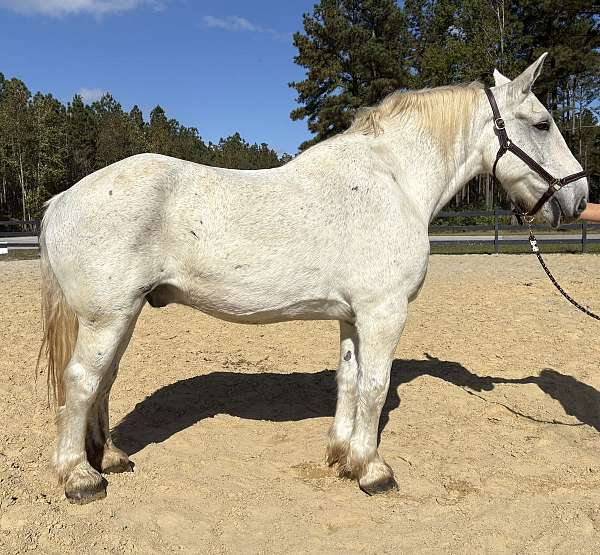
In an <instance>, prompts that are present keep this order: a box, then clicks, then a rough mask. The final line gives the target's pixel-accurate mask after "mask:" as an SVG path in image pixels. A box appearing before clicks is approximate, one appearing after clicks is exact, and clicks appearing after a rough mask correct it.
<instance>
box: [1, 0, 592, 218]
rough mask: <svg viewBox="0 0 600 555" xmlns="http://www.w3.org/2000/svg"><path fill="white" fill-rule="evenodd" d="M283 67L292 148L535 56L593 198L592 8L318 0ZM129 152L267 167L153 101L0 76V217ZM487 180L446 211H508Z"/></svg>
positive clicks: (570, 0)
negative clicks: (301, 72) (302, 137)
mask: <svg viewBox="0 0 600 555" xmlns="http://www.w3.org/2000/svg"><path fill="white" fill-rule="evenodd" d="M293 44H294V46H295V47H296V49H297V51H298V52H297V55H296V56H295V58H294V62H295V63H296V64H298V65H299V66H301V67H303V68H304V69H305V70H306V73H305V79H303V80H301V81H297V82H293V83H290V86H291V87H293V88H294V89H295V90H296V92H297V102H298V107H297V108H296V109H295V110H293V111H292V112H291V114H290V116H291V118H292V119H293V120H300V119H305V120H306V121H307V124H308V129H309V130H310V131H311V133H312V134H313V138H312V139H310V140H309V141H306V142H305V143H303V144H302V145H300V150H303V149H305V148H307V147H309V146H311V145H312V144H315V143H317V142H319V141H321V140H324V139H327V138H328V137H331V136H333V135H335V134H336V133H340V132H342V131H344V130H345V129H347V128H348V126H349V125H350V123H351V121H352V119H353V117H354V114H355V113H356V111H357V110H358V109H359V108H361V107H363V106H369V105H373V104H375V103H377V102H379V101H380V100H381V99H382V98H384V97H385V96H386V95H387V94H389V93H391V92H393V91H395V90H398V89H400V90H402V89H414V88H423V87H435V86H439V85H445V84H452V83H459V82H469V81H473V80H479V81H482V82H484V83H486V84H490V85H491V84H493V83H492V82H491V75H492V71H493V69H494V67H497V68H498V69H499V70H500V71H501V72H503V73H504V74H505V75H507V76H509V77H514V76H516V75H517V74H518V73H520V72H521V71H522V70H523V69H525V68H526V67H527V65H528V64H530V63H531V62H532V61H533V60H534V59H536V58H537V57H538V56H539V55H540V54H541V53H542V52H544V51H546V50H547V51H548V52H549V57H548V59H547V61H546V64H545V66H544V71H543V73H542V75H541V77H540V78H539V79H538V81H537V82H536V90H535V92H536V93H537V95H538V98H540V100H542V102H544V103H545V104H546V106H547V108H548V109H549V111H550V112H551V113H552V115H553V117H554V119H555V121H556V122H557V124H558V125H559V127H560V129H561V131H562V133H563V135H564V137H565V139H566V141H567V144H568V145H569V147H570V148H571V150H572V152H573V153H574V154H575V156H576V157H577V158H578V159H579V161H580V162H581V164H582V166H583V167H584V169H585V170H586V171H587V172H588V175H589V182H590V190H591V198H592V200H598V199H599V197H600V126H599V121H598V116H599V114H600V101H599V100H598V93H599V92H600V8H599V7H598V4H597V2H595V1H594V0H519V1H518V2H517V1H511V0H405V1H404V2H403V4H402V5H400V3H399V2H397V1H396V0H320V1H319V2H317V3H316V4H315V6H314V8H313V10H312V12H311V13H306V14H304V18H303V31H302V32H297V33H295V34H294V38H293ZM140 152H156V153H160V154H167V155H170V156H175V157H178V158H183V159H186V160H191V161H194V162H199V163H203V164H209V165H216V166H223V167H231V168H239V169H258V168H268V167H274V166H278V165H281V164H282V163H284V162H286V161H287V160H289V158H290V157H289V156H288V155H283V156H279V155H278V154H277V152H275V151H274V150H273V149H271V148H270V147H269V146H268V145H267V144H264V143H263V144H260V145H258V144H249V143H248V142H246V141H245V140H244V139H242V137H240V135H239V134H238V133H235V134H234V135H232V136H230V137H227V138H225V139H221V140H220V141H219V142H218V143H216V144H213V143H211V142H208V143H206V142H205V141H203V140H202V138H201V137H200V135H199V132H198V130H197V129H196V128H194V127H186V126H184V125H182V124H180V123H179V122H178V121H177V120H175V119H172V118H169V117H168V116H167V114H166V113H165V112H164V110H163V109H162V108H161V107H160V106H157V107H156V108H154V110H152V112H151V113H150V115H149V119H148V121H146V120H145V119H144V116H143V114H142V112H141V110H140V109H139V108H138V107H137V106H134V107H133V108H132V109H131V110H130V111H129V112H127V111H124V110H123V108H122V106H121V105H120V104H119V103H118V102H117V101H116V100H115V99H114V98H113V97H112V96H111V95H110V94H105V95H104V96H103V97H102V98H101V99H100V100H98V101H96V102H92V103H91V104H87V103H85V102H84V101H83V99H82V98H81V96H78V95H76V96H75V97H74V98H73V99H72V101H71V102H69V103H67V104H66V105H65V104H63V103H61V102H60V101H59V100H57V99H56V98H54V97H53V96H52V95H51V94H42V93H36V94H35V95H32V94H31V92H30V91H29V90H28V89H27V87H26V85H25V84H24V83H23V82H22V81H20V80H18V79H16V78H12V79H5V78H4V76H3V75H2V74H1V73H0V219H3V218H6V217H9V216H12V217H21V218H23V219H29V218H36V217H39V215H40V213H41V210H42V206H43V203H44V201H45V200H47V199H48V198H49V197H50V196H52V195H53V194H56V193H58V192H60V191H63V190H65V189H67V188H68V187H70V186H71V185H73V184H74V183H76V182H77V181H78V180H79V179H81V178H82V177H84V176H85V175H87V174H89V173H91V172H93V171H95V170H97V169H100V168H102V167H104V166H106V165H108V164H111V163H113V162H116V161H117V160H120V159H122V158H125V157H127V156H130V155H133V154H136V153H140ZM508 205H509V201H508V199H507V198H506V195H505V194H504V192H503V191H502V190H501V189H498V188H496V187H495V186H494V183H493V181H492V180H491V179H490V178H489V176H480V177H478V178H476V179H475V180H473V182H472V183H470V184H469V185H468V186H467V187H465V189H464V190H463V191H461V192H459V193H458V194H457V196H456V197H455V199H454V200H453V201H452V203H451V206H458V207H473V208H480V207H485V208H492V207H493V206H502V207H508Z"/></svg>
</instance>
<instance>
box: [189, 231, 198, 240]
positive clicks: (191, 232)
mask: <svg viewBox="0 0 600 555" xmlns="http://www.w3.org/2000/svg"><path fill="white" fill-rule="evenodd" d="M190 233H191V234H192V235H193V236H194V237H195V238H196V239H198V236H197V235H196V234H195V233H194V232H193V231H191V230H190Z"/></svg>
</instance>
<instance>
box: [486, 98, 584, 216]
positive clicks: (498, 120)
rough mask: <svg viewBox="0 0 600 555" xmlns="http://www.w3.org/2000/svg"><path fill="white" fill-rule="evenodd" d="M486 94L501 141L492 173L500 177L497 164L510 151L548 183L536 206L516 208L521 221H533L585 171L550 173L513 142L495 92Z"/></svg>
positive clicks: (495, 131) (582, 175) (499, 140)
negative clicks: (563, 175) (562, 173)
mask: <svg viewBox="0 0 600 555" xmlns="http://www.w3.org/2000/svg"><path fill="white" fill-rule="evenodd" d="M484 90H485V94H486V96H487V98H488V100H489V101H490V106H491V107H492V113H493V114H494V133H496V137H498V142H499V143H500V148H499V149H498V154H496V160H495V161H494V167H493V169H492V175H493V176H494V179H498V178H497V177H496V166H497V165H498V161H499V160H500V158H502V156H504V155H505V154H506V153H507V152H508V151H510V152H512V153H513V154H514V155H515V156H517V157H518V158H520V159H521V160H522V161H523V162H525V164H527V165H528V166H529V167H530V168H531V169H532V170H533V171H534V172H535V173H537V174H538V175H539V176H540V177H541V178H542V179H544V180H545V181H546V182H547V183H548V189H547V190H546V192H545V193H544V194H543V195H542V196H541V197H540V198H539V200H538V201H537V202H536V203H535V205H534V207H533V208H532V209H531V210H528V211H527V212H520V211H517V210H515V215H516V216H517V219H519V221H521V218H525V219H526V220H529V221H533V216H535V214H537V213H538V212H539V210H540V208H541V207H542V206H544V204H545V203H546V201H548V200H549V199H550V198H552V196H553V195H554V194H555V193H557V192H558V191H560V190H561V189H562V188H563V187H564V186H565V185H568V184H569V183H573V181H577V180H578V179H581V178H582V177H585V172H584V171H580V172H577V173H572V174H571V175H567V176H566V177H563V178H560V179H559V178H557V177H554V176H553V175H551V174H549V173H548V172H547V171H546V170H545V169H544V168H542V166H540V165H539V164H538V163H537V162H536V161H535V160H534V159H533V158H531V157H530V156H529V155H528V154H526V153H525V152H523V151H522V150H521V149H520V148H519V147H518V146H517V145H515V143H513V142H512V141H511V140H510V139H509V138H508V133H506V126H505V125H504V120H503V119H502V116H501V115H500V110H498V104H497V103H496V99H495V98H494V93H493V92H492V90H491V89H490V88H489V87H485V89H484Z"/></svg>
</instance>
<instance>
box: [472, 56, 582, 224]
mask: <svg viewBox="0 0 600 555" xmlns="http://www.w3.org/2000/svg"><path fill="white" fill-rule="evenodd" d="M545 57H546V54H543V55H542V56H540V58H539V59H538V60H537V61H536V62H534V63H533V64H532V65H531V66H529V67H528V68H527V69H526V70H525V71H524V72H523V73H522V74H521V75H519V76H518V77H517V78H516V79H514V80H513V81H511V80H510V79H508V78H506V77H504V76H503V75H502V74H501V73H500V72H499V71H497V70H496V71H494V80H495V83H496V85H495V86H494V87H493V88H492V89H491V92H492V96H493V98H492V99H491V100H490V103H488V102H487V101H486V102H485V106H484V113H485V114H486V116H485V117H484V121H485V123H484V125H485V126H486V127H487V129H486V131H485V132H484V133H482V138H484V139H485V147H484V163H485V165H486V169H488V170H489V171H490V172H491V171H493V168H494V163H495V161H496V159H497V156H498V154H499V149H500V154H502V152H503V148H502V147H501V146H500V145H501V144H502V143H503V140H504V142H505V145H506V144H508V145H509V146H510V144H512V145H513V150H512V151H511V150H510V148H509V149H508V150H507V151H506V152H505V153H504V154H503V155H502V156H501V158H500V159H499V160H498V161H497V164H496V168H495V170H496V171H495V174H496V176H497V178H498V179H499V181H500V182H501V183H502V186H503V187H504V188H505V189H506V191H507V193H508V194H509V196H510V197H511V199H512V200H513V202H514V203H515V204H516V205H517V206H518V207H519V208H520V209H521V210H522V211H523V212H530V211H532V210H533V209H534V208H535V207H536V205H537V204H538V202H539V201H540V199H542V197H543V196H544V194H545V193H546V192H547V191H548V195H550V190H549V188H550V189H551V190H552V192H553V193H554V194H552V196H551V197H550V199H549V200H548V201H547V202H545V203H544V204H543V206H542V207H541V209H540V212H541V213H543V215H544V217H545V218H546V221H547V222H548V223H549V224H551V225H553V226H557V225H558V224H559V222H560V218H561V216H563V217H564V218H567V219H571V218H577V217H578V216H579V214H581V212H582V211H583V210H584V208H585V205H586V203H587V198H588V185H587V180H586V179H585V177H583V176H576V175H573V178H572V179H568V178H567V179H566V181H567V182H569V181H570V182H569V183H568V184H566V185H564V186H562V187H561V185H563V184H562V183H560V182H559V181H558V179H560V178H564V177H567V176H569V177H570V176H572V174H576V173H578V172H581V165H580V164H579V162H578V161H577V160H576V159H575V157H574V156H573V154H571V151H570V150H569V148H568V147H567V144H566V143H565V140H564V139H563V137H562V135H561V133H560V131H559V129H558V127H557V126H556V124H555V123H554V121H553V120H552V116H551V115H550V114H549V112H548V110H546V108H545V107H544V106H543V104H542V103H541V102H540V101H539V100H538V99H537V98H536V97H535V95H534V94H533V93H532V92H531V87H532V86H533V83H534V82H535V80H536V78H537V77H538V75H539V74H540V72H541V68H542V64H543V62H544V58H545ZM494 99H495V101H496V102H497V106H498V111H499V114H500V116H501V118H502V119H501V120H500V121H496V120H497V117H496V116H494V114H493V110H492V106H491V103H493V102H494ZM494 126H495V127H494ZM503 126H504V127H505V131H506V133H504V132H502V131H501V130H500V129H499V128H502V127H503ZM494 129H495V132H496V136H494V134H493V133H492V132H491V130H494ZM488 130H489V131H488ZM515 146H516V147H518V148H517V149H516V150H517V151H518V150H519V149H520V150H521V151H522V152H524V153H525V154H526V156H525V159H522V157H521V158H520V157H519V155H518V154H515V150H514V147H515ZM527 156H528V157H529V158H530V159H532V161H533V164H531V163H527V160H526V158H527ZM535 163H537V164H539V165H540V166H542V169H541V171H540V169H539V168H537V169H536V167H535ZM544 170H545V172H546V175H545V176H544ZM548 174H550V175H548ZM551 177H555V178H557V181H555V182H554V183H552V179H551Z"/></svg>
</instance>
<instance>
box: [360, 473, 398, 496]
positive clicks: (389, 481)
mask: <svg viewBox="0 0 600 555" xmlns="http://www.w3.org/2000/svg"><path fill="white" fill-rule="evenodd" d="M358 485H359V487H360V489H361V490H362V491H364V492H365V493H366V494H367V495H378V494H380V493H388V492H390V491H396V490H397V489H398V484H397V483H396V480H394V477H393V476H392V477H389V478H384V479H381V480H376V481H375V482H371V483H369V484H361V483H360V482H359V484H358Z"/></svg>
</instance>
